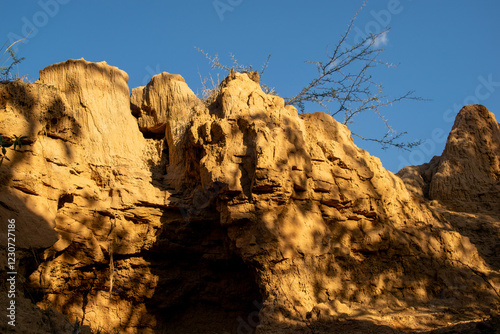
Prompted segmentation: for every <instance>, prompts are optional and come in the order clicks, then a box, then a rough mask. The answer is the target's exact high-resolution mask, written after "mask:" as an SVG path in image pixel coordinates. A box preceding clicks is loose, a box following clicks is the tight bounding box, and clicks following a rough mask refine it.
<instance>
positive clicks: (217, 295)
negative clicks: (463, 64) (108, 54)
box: [0, 60, 500, 333]
mask: <svg viewBox="0 0 500 334" xmlns="http://www.w3.org/2000/svg"><path fill="white" fill-rule="evenodd" d="M127 81H128V76H127V74H126V73H124V72H123V71H121V70H119V69H117V68H115V67H112V66H109V65H107V64H106V63H90V62H87V61H85V60H69V61H66V62H64V63H59V64H55V65H51V66H49V67H47V68H46V69H44V70H43V71H41V72H40V80H38V81H37V82H36V83H35V84H26V83H22V82H11V83H3V84H1V85H0V134H1V135H2V136H4V137H7V138H13V137H14V135H19V134H22V135H26V136H27V137H28V138H27V139H26V140H25V145H24V146H23V147H22V149H21V150H18V151H17V152H13V153H14V154H12V155H11V156H9V157H10V158H11V161H10V162H8V161H6V162H4V164H3V165H2V167H1V168H0V180H1V189H2V191H1V192H0V219H1V220H2V221H7V219H15V220H16V222H17V225H16V226H17V228H18V230H17V231H16V234H17V247H18V258H19V259H20V262H19V264H18V267H19V276H18V280H19V289H18V293H19V295H18V300H19V301H20V303H19V309H20V311H19V314H18V323H19V327H18V329H22V330H25V332H30V330H32V329H33V328H37V329H38V333H51V332H54V331H58V332H65V331H66V332H69V333H71V332H72V330H73V327H74V326H73V325H72V324H73V323H74V322H75V320H76V319H77V318H78V319H79V322H81V323H82V325H84V326H87V327H82V331H87V332H89V331H90V330H92V331H94V332H97V331H99V330H101V331H105V332H110V333H114V332H117V331H118V332H120V333H214V332H215V333H250V332H253V331H255V332H256V333H287V332H289V333H292V332H293V333H296V332H300V333H331V332H334V331H340V332H342V333H349V332H352V333H356V332H362V333H370V332H374V333H375V332H376V333H383V332H387V333H393V332H395V331H396V332H399V331H427V332H429V331H431V330H434V329H436V328H441V327H443V328H445V327H448V328H449V330H450V331H451V330H455V331H462V332H464V333H469V332H472V331H473V330H475V328H476V327H478V326H479V325H478V324H475V323H472V322H473V321H479V320H485V319H486V322H483V323H481V324H480V325H481V326H486V328H489V327H491V328H493V327H494V326H495V324H497V322H496V321H497V320H496V318H495V316H498V312H499V305H500V295H499V293H500V262H499V260H498V257H497V256H496V254H497V253H498V251H499V250H500V248H498V247H500V246H499V245H500V236H499V231H500V222H499V220H500V219H499V216H500V214H499V212H498V208H499V205H498V204H499V178H500V174H499V172H498V171H499V170H500V167H499V156H500V152H499V151H500V135H499V134H500V131H499V130H498V123H497V122H496V120H495V118H494V116H493V114H491V113H489V112H488V111H487V110H486V108H484V107H482V106H468V107H466V108H464V110H462V111H461V112H460V113H459V115H458V116H457V120H456V122H455V126H454V128H453V130H452V132H451V134H450V137H449V139H448V143H447V146H446V149H445V151H444V153H443V155H442V156H441V157H439V158H435V159H433V161H431V163H430V164H426V165H424V166H417V167H408V168H406V169H403V170H402V171H401V172H400V173H399V176H398V175H394V174H393V173H391V172H389V171H387V170H385V169H384V168H383V167H382V164H381V163H380V161H379V159H377V158H375V157H373V156H371V155H369V154H368V153H367V152H366V151H364V150H361V149H359V148H358V147H356V145H354V143H353V141H352V139H351V136H350V132H349V130H348V129H347V128H346V127H345V126H343V125H341V124H340V123H338V122H336V121H335V120H334V119H333V118H332V117H330V116H328V115H326V114H324V113H314V114H298V113H297V110H296V109H295V108H293V107H291V106H285V104H284V101H283V99H282V98H280V97H278V96H274V95H266V94H265V93H264V92H263V91H262V90H261V88H260V86H259V83H258V76H257V75H254V74H249V73H231V74H230V75H229V77H228V78H226V79H225V80H224V81H223V82H222V83H221V86H220V89H219V93H218V96H217V100H216V101H215V102H214V103H213V104H212V105H210V106H205V105H204V104H203V103H202V101H200V100H199V99H198V98H197V97H196V96H195V94H194V93H193V92H192V91H191V90H190V89H189V87H188V86H187V85H186V83H185V82H184V79H183V78H182V77H181V76H179V75H172V74H168V73H162V74H159V75H157V76H154V77H153V78H152V80H151V82H150V83H149V84H148V85H147V86H145V87H139V88H135V89H132V92H131V94H129V88H128V83H127ZM403 180H404V182H403ZM405 183H406V184H405ZM5 230H6V229H5V226H4V225H1V230H0V232H1V233H2V235H3V234H4V233H5ZM5 242H6V238H5V237H2V240H1V241H0V243H1V244H2V246H5ZM4 249H5V247H2V252H4V253H5V250H4ZM4 253H3V254H0V255H1V261H2V262H1V264H2V266H4V265H5V264H6V263H5V261H6V260H5V259H6V257H5V254H4ZM3 281H5V280H3ZM4 299H5V296H1V297H0V300H2V302H4V301H5V300H4ZM35 304H36V306H35ZM63 314H64V316H63ZM65 316H66V318H67V319H68V320H65V319H66V318H65ZM491 317H493V318H491ZM490 318H491V320H487V319H490ZM3 321H4V320H2V322H0V324H1V326H2V327H1V328H2V330H4V329H5V330H7V329H8V327H7V325H6V324H4V323H3ZM462 322H471V323H469V324H459V323H462ZM450 326H451V327H453V329H451V327H450ZM444 330H448V329H441V331H444Z"/></svg>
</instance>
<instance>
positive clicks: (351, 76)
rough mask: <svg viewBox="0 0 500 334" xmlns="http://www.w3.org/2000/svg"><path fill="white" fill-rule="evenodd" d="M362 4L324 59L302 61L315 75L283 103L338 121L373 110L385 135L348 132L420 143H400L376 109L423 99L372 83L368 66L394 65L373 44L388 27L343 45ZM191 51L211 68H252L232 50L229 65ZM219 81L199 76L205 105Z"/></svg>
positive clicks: (388, 142)
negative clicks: (391, 92) (313, 107)
mask: <svg viewBox="0 0 500 334" xmlns="http://www.w3.org/2000/svg"><path fill="white" fill-rule="evenodd" d="M365 4H366V2H365V3H363V5H362V6H361V8H360V9H359V10H358V12H357V13H356V14H355V15H354V16H353V18H352V19H351V21H350V23H349V25H348V26H347V29H346V31H345V32H344V34H342V35H341V37H340V39H339V40H338V41H337V43H336V46H335V48H334V49H333V52H331V53H329V52H328V51H327V57H326V60H323V61H306V63H309V64H312V65H316V68H317V71H318V73H317V75H316V76H315V77H314V79H312V80H311V81H310V82H309V83H307V84H306V85H305V86H303V88H302V89H301V90H300V92H299V93H298V94H297V95H295V96H293V97H290V98H286V99H285V101H286V104H289V105H294V106H296V107H297V108H298V109H299V110H300V111H301V112H305V110H306V105H307V104H316V105H320V106H321V107H322V108H323V110H324V111H325V112H326V113H328V114H330V115H331V116H333V117H335V118H336V119H337V120H338V121H339V122H341V123H342V124H344V125H349V124H352V123H354V122H355V119H356V117H357V116H359V115H360V114H362V113H365V112H367V111H373V112H374V113H375V114H376V115H377V116H378V117H379V118H380V120H381V121H382V124H383V127H385V129H386V133H385V134H384V135H383V136H382V137H380V138H369V137H365V136H363V135H362V134H358V133H354V132H353V133H352V134H353V135H354V136H357V137H359V138H361V139H363V140H366V141H374V142H377V143H379V144H380V145H381V146H382V148H383V149H386V148H388V147H396V148H399V149H404V150H410V149H411V148H413V147H416V146H418V145H420V144H421V141H412V142H402V141H400V139H401V137H402V136H404V135H405V134H407V133H406V132H397V131H396V130H395V129H393V128H392V126H391V125H390V123H389V121H388V120H387V119H386V118H385V117H384V115H383V114H382V112H381V110H380V109H381V108H382V107H385V106H389V105H392V104H393V103H396V102H401V101H403V100H415V101H422V100H423V99H422V98H421V97H418V96H415V95H414V91H408V92H407V93H405V94H403V95H401V96H398V97H389V96H387V95H384V93H383V86H382V84H381V83H378V82H376V81H374V79H373V77H372V75H371V74H369V71H370V69H372V68H374V67H376V66H377V65H383V66H387V67H395V65H393V64H390V63H387V62H384V61H382V60H380V59H379V56H380V53H381V52H382V51H383V49H382V48H380V47H379V46H378V45H377V40H378V39H380V38H382V37H383V36H384V35H385V34H387V33H388V31H389V28H387V29H385V30H383V31H381V32H379V33H375V34H370V35H368V36H366V37H364V38H363V39H362V40H361V41H359V42H357V43H355V44H354V45H349V44H348V40H349V37H350V35H351V32H352V30H353V28H354V22H355V21H356V18H357V16H358V14H359V13H360V11H361V10H362V9H363V7H364V6H365ZM196 49H197V50H198V51H199V52H201V53H202V54H203V55H204V56H205V58H207V59H208V61H209V62H210V64H211V66H212V68H217V69H221V70H224V71H227V72H229V71H230V70H234V71H236V72H248V71H253V67H252V65H241V64H240V63H239V62H238V60H237V59H236V57H235V56H234V55H233V54H230V57H231V60H232V62H233V65H232V66H228V65H225V64H223V63H221V61H220V59H219V56H218V55H217V54H216V55H215V56H210V55H209V54H208V53H207V52H205V51H204V50H203V49H199V48H196ZM270 56H271V55H269V56H268V57H267V60H266V62H265V64H264V66H263V68H262V70H261V72H260V74H261V76H262V74H263V72H264V70H265V69H266V68H267V65H268V62H269V58H270ZM200 77H201V76H200ZM219 83H220V81H219V77H218V76H217V80H216V81H214V79H213V77H212V76H210V80H209V79H207V78H205V79H202V85H203V94H202V99H203V100H204V101H205V102H206V103H208V104H210V103H211V102H213V100H214V99H215V96H216V95H217V91H218V85H219ZM261 86H262V89H263V91H264V92H265V93H267V94H276V92H275V90H274V88H269V87H268V86H266V85H263V84H261Z"/></svg>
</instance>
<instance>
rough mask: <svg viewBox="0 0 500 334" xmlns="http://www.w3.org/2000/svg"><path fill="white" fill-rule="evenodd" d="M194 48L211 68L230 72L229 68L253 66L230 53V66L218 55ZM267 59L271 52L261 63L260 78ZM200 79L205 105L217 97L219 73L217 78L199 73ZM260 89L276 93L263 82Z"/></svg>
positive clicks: (248, 69) (245, 69) (241, 69)
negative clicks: (211, 54)
mask: <svg viewBox="0 0 500 334" xmlns="http://www.w3.org/2000/svg"><path fill="white" fill-rule="evenodd" d="M195 49H196V50H197V51H198V52H200V53H202V54H203V55H204V56H205V58H207V59H208V61H209V62H210V64H211V66H212V68H218V69H220V70H223V71H226V72H228V73H229V72H231V70H234V71H235V72H241V73H245V72H253V71H254V69H253V66H252V65H242V64H240V63H239V61H238V59H236V57H235V55H233V54H232V53H230V54H229V57H231V61H232V62H233V65H232V66H228V65H225V64H223V63H221V61H220V59H219V55H218V54H216V55H215V56H213V57H212V56H210V55H209V54H208V53H207V52H205V51H204V50H203V49H200V48H197V47H195ZM269 59H271V54H269V55H267V59H266V61H265V62H264V65H262V68H261V70H260V71H259V73H260V78H262V75H263V74H264V72H265V71H266V68H267V65H268V64H269ZM200 79H201V84H202V96H201V98H202V100H203V101H205V103H206V104H207V105H209V104H210V103H212V102H214V100H215V98H216V97H217V93H218V90H219V84H220V79H219V74H218V73H217V78H216V80H214V77H213V76H212V74H210V75H209V77H208V78H204V79H203V78H201V74H200ZM260 86H261V88H262V90H263V91H264V93H266V94H273V95H276V91H275V89H274V88H271V87H269V86H267V85H265V84H263V83H261V84H260Z"/></svg>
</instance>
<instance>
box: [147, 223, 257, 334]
mask: <svg viewBox="0 0 500 334" xmlns="http://www.w3.org/2000/svg"><path fill="white" fill-rule="evenodd" d="M234 249H235V248H234V246H233V245H231V242H230V240H229V238H228V237H227V233H226V231H225V229H224V228H222V227H221V226H220V224H219V221H214V220H210V221H189V222H187V221H186V220H179V221H174V222H169V223H165V224H164V228H163V230H162V232H161V234H160V235H159V237H158V239H157V242H156V244H155V245H154V247H153V248H152V249H150V250H149V251H148V252H147V253H146V254H145V255H144V259H145V260H147V261H148V262H150V263H151V266H150V268H151V271H152V273H153V274H154V275H157V276H158V279H159V281H158V284H157V286H156V289H155V293H154V295H153V297H152V298H150V299H149V300H148V301H147V304H146V305H147V308H148V312H149V313H150V314H153V315H154V316H155V317H156V322H157V326H156V332H157V333H178V334H183V333H186V334H187V333H190V334H191V333H210V334H213V333H221V334H222V333H224V334H227V333H253V332H254V330H255V328H256V327H257V325H258V324H259V315H258V314H259V313H258V312H259V308H260V305H261V303H262V296H261V294H260V292H259V288H258V286H257V283H256V278H255V273H254V272H253V271H252V269H251V268H250V267H249V266H248V265H247V264H245V263H244V262H243V260H242V259H241V258H240V257H239V256H238V255H237V254H236V252H235V250H234Z"/></svg>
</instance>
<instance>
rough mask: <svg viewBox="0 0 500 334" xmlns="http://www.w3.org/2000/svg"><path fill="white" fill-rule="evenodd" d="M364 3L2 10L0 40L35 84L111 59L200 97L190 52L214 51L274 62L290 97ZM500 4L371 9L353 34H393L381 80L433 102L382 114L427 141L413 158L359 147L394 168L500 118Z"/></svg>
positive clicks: (371, 123)
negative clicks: (464, 121) (475, 123)
mask: <svg viewBox="0 0 500 334" xmlns="http://www.w3.org/2000/svg"><path fill="white" fill-rule="evenodd" d="M361 3H362V1H361V0H359V1H358V0H351V1H346V0H342V1H341V0H335V1H334V0H320V1H310V2H305V1H298V0H286V1H285V0H281V1H280V0H274V1H263V0H216V1H213V0H191V1H159V0H150V1H138V0H137V1H132V0H121V1H95V0H92V1H90V0H89V1H77V0H41V1H2V2H1V3H0V20H1V26H0V37H2V38H3V40H5V41H8V40H9V39H13V38H16V37H24V36H25V34H26V33H27V32H28V31H29V30H33V31H32V32H31V35H30V36H29V38H28V41H27V43H25V44H24V45H22V46H21V48H20V49H19V55H20V56H22V57H25V58H26V59H25V61H24V62H23V63H22V64H21V65H20V66H19V68H18V69H17V70H16V71H18V72H19V74H21V75H23V74H28V75H29V76H31V77H32V78H33V79H38V71H39V70H41V69H43V68H44V67H46V66H48V65H50V64H53V63H56V62H60V61H64V60H66V59H69V58H77V59H78V58H82V57H83V58H85V59H86V60H89V61H96V62H98V61H103V60H105V61H106V62H107V63H108V64H111V65H113V66H117V67H119V68H120V69H122V70H125V71H126V72H127V73H128V74H129V76H130V80H129V85H130V88H133V87H137V86H141V85H144V84H145V83H147V82H148V80H149V78H150V77H151V76H152V75H153V74H155V73H159V72H163V71H167V72H170V73H178V74H181V75H182V76H183V77H184V78H185V79H186V82H187V83H188V85H189V86H190V87H191V88H192V89H193V91H195V92H197V90H198V91H199V90H200V88H201V83H200V74H201V75H202V76H207V75H208V73H209V72H210V71H211V69H210V66H209V64H208V63H207V61H206V60H205V58H204V57H203V55H201V54H200V53H198V52H197V51H196V50H195V49H194V47H195V46H197V47H200V48H202V49H205V51H207V52H209V53H211V54H215V53H218V54H219V55H220V56H221V58H222V60H223V61H225V62H228V63H229V62H230V59H229V57H228V54H229V53H230V52H232V53H233V54H235V55H236V57H237V58H238V60H239V61H240V62H241V63H244V64H250V63H251V64H253V65H254V66H255V67H256V68H259V67H260V66H261V65H262V64H263V62H264V61H265V59H266V57H267V55H268V54H270V53H271V54H272V57H271V60H270V63H269V67H268V69H267V70H266V73H265V74H264V76H263V78H262V81H263V82H264V83H266V84H267V85H269V86H272V87H275V88H276V90H277V92H278V94H279V95H280V96H283V97H290V96H293V95H295V94H297V93H298V91H299V90H300V89H301V87H302V86H303V85H304V84H305V83H307V81H308V80H309V79H311V78H312V76H313V75H314V74H315V71H316V69H315V68H314V67H313V66H312V65H308V64H305V63H304V61H305V60H324V59H325V50H326V47H327V45H335V43H336V41H337V40H338V38H339V36H340V35H341V33H343V32H344V30H345V28H346V26H347V24H348V23H349V21H350V19H351V17H352V15H353V14H354V13H355V12H356V10H357V9H358V8H359V7H360V5H361ZM499 14H500V1H498V0H476V1H472V0H470V1H466V0H462V1H457V0H440V1H436V0H418V1H417V0H399V1H398V0H371V1H369V2H368V5H367V6H366V7H365V9H364V10H363V12H362V13H361V15H360V17H359V19H358V20H357V23H356V33H355V34H354V35H353V37H356V34H360V33H359V32H363V31H367V30H371V31H372V32H380V31H382V29H383V26H384V25H386V24H388V25H389V26H390V27H391V28H392V29H391V31H390V32H389V34H388V36H387V37H388V38H387V40H386V41H385V42H386V43H385V45H384V48H385V51H384V52H383V53H382V54H381V58H382V59H383V60H386V61H388V62H392V63H399V64H400V65H399V67H397V68H392V69H380V70H379V69H377V70H376V71H375V72H373V74H374V76H375V80H376V81H378V82H381V83H383V85H384V87H385V93H386V94H389V95H391V96H397V95H399V94H403V93H405V92H406V91H408V90H415V91H416V94H417V95H419V96H422V97H424V98H427V99H431V100H432V101H429V102H411V101H408V102H404V103H399V104H396V105H394V106H392V107H388V108H386V109H384V110H383V111H384V113H385V115H386V117H387V118H388V119H389V120H390V122H391V124H392V126H393V127H394V128H395V129H396V130H398V131H407V132H408V136H407V137H406V138H407V139H408V140H414V139H422V140H424V141H426V142H425V144H424V146H422V147H421V148H416V149H415V150H414V151H413V152H411V153H410V152H405V151H400V150H398V149H389V150H386V151H382V150H381V149H380V148H379V146H377V145H375V144H371V143H368V142H363V141H360V140H357V139H355V141H356V143H358V145H359V146H360V147H362V148H365V149H367V150H368V151H369V152H370V153H371V154H373V155H375V156H378V157H380V159H381V160H382V162H383V164H384V166H385V167H386V168H388V169H389V170H391V171H394V172H396V171H398V170H399V168H401V167H403V166H404V165H406V164H421V163H423V162H427V161H429V160H430V159H431V158H432V156H434V155H440V154H441V152H442V150H443V147H444V138H443V137H444V136H446V135H447V133H448V132H449V131H450V129H451V126H452V125H453V119H454V116H455V115H456V113H457V112H458V110H459V109H460V108H461V107H462V106H463V105H464V104H467V103H477V102H479V103H481V104H484V105H485V106H486V107H487V108H489V109H490V111H492V112H493V113H495V114H496V117H497V120H498V117H499V116H500V20H499V19H498V16H499ZM307 111H308V112H315V111H321V109H320V108H319V107H314V108H309V109H308V110H307ZM352 129H353V130H354V131H355V132H358V133H360V134H362V135H364V136H367V137H369V136H380V135H381V134H383V133H384V132H383V131H384V129H383V126H382V123H380V122H378V121H377V119H376V118H375V117H374V116H371V115H366V116H362V117H359V118H357V119H356V123H355V124H353V125H352Z"/></svg>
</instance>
